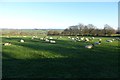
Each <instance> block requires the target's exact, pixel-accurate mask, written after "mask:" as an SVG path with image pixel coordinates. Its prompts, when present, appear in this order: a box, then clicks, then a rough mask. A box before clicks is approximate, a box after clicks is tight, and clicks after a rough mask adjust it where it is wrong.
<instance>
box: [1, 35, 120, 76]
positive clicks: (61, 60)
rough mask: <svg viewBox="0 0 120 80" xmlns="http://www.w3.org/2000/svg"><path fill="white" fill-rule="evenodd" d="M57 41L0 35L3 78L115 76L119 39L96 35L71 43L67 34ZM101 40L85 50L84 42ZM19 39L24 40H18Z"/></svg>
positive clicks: (116, 72) (55, 38)
mask: <svg viewBox="0 0 120 80" xmlns="http://www.w3.org/2000/svg"><path fill="white" fill-rule="evenodd" d="M57 37H59V36H54V37H53V38H54V40H55V41H56V44H51V43H46V42H45V41H42V40H40V38H41V36H39V38H36V39H31V36H29V37H10V38H7V37H2V43H5V42H10V43H11V44H12V45H10V46H3V47H2V60H3V71H2V72H3V74H2V76H3V78H44V77H50V78H54V77H55V78H60V77H62V78H79V77H80V78H117V77H118V55H119V53H118V50H120V47H119V46H118V42H119V41H118V40H115V41H113V42H111V43H110V42H106V40H112V39H113V38H112V37H95V39H94V40H92V41H90V42H83V41H80V42H74V41H72V40H70V39H68V36H64V37H62V38H59V39H57ZM100 38H101V39H102V43H101V44H100V45H96V46H94V47H93V48H92V49H86V48H85V45H87V44H92V43H94V42H96V41H98V39H100ZM20 39H23V40H25V42H24V43H20V42H19V41H20Z"/></svg>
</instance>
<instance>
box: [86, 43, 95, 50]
mask: <svg viewBox="0 0 120 80" xmlns="http://www.w3.org/2000/svg"><path fill="white" fill-rule="evenodd" d="M93 46H94V44H90V45H86V46H85V48H87V49H91V48H92V47H93Z"/></svg>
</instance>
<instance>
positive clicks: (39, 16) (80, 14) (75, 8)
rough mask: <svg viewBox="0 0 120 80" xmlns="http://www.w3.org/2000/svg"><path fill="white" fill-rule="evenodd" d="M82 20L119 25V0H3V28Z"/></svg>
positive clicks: (0, 23) (0, 9)
mask: <svg viewBox="0 0 120 80" xmlns="http://www.w3.org/2000/svg"><path fill="white" fill-rule="evenodd" d="M79 23H83V24H85V25H87V24H93V25H95V26H97V27H98V28H103V27H104V24H109V25H110V26H112V27H113V28H114V29H117V28H118V3H117V2H0V28H15V29H34V28H39V29H42V28H44V29H47V28H52V29H65V28H67V27H69V26H72V25H77V24H79Z"/></svg>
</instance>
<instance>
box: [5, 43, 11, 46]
mask: <svg viewBox="0 0 120 80" xmlns="http://www.w3.org/2000/svg"><path fill="white" fill-rule="evenodd" d="M3 45H4V46H10V45H11V43H4V44H3Z"/></svg>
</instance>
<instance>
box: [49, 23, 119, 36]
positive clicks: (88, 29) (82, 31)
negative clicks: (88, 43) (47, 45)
mask: <svg viewBox="0 0 120 80" xmlns="http://www.w3.org/2000/svg"><path fill="white" fill-rule="evenodd" d="M112 34H120V32H119V31H116V30H115V29H114V28H113V27H111V26H110V25H108V24H105V25H104V28H103V29H98V28H97V27H96V26H94V25H93V24H88V25H84V24H78V25H73V26H69V27H68V28H66V29H65V30H63V31H62V32H61V33H60V32H58V31H48V35H64V36H67V35H69V36H111V35H112Z"/></svg>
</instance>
